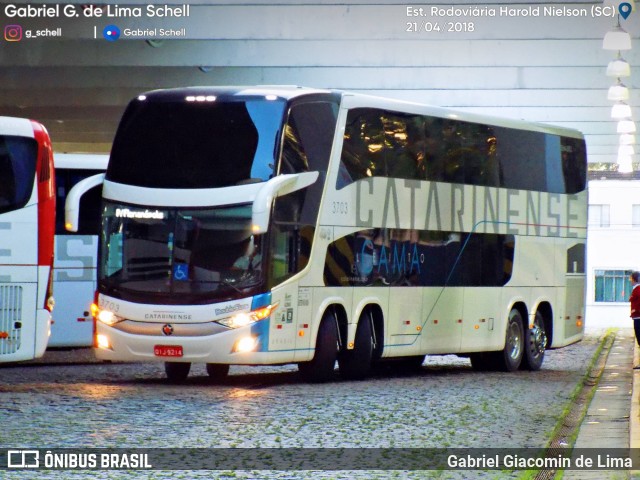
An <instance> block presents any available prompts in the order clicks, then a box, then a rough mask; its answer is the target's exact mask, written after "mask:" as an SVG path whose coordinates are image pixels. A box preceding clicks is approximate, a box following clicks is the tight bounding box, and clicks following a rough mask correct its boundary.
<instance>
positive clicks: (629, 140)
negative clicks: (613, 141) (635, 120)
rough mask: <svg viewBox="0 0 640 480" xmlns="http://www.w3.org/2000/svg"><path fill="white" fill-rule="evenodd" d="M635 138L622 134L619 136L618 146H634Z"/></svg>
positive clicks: (628, 134)
mask: <svg viewBox="0 0 640 480" xmlns="http://www.w3.org/2000/svg"><path fill="white" fill-rule="evenodd" d="M635 144H636V136H635V135H632V134H630V133H623V134H622V135H620V145H635Z"/></svg>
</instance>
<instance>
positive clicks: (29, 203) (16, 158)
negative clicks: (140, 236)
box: [0, 117, 56, 362]
mask: <svg viewBox="0 0 640 480" xmlns="http://www.w3.org/2000/svg"><path fill="white" fill-rule="evenodd" d="M53 172H54V171H53V150H52V148H51V140H50V138H49V134H48V133H47V130H46V129H45V128H44V126H43V125H41V124H39V123H38V122H34V121H32V120H27V119H23V118H11V117H0V362H12V361H18V360H28V359H31V358H37V357H40V356H42V354H43V353H44V351H45V349H46V347H47V342H48V339H49V334H50V328H51V310H52V308H53V304H54V302H53V296H52V276H51V275H52V266H53V241H54V229H55V214H56V198H55V179H54V174H53Z"/></svg>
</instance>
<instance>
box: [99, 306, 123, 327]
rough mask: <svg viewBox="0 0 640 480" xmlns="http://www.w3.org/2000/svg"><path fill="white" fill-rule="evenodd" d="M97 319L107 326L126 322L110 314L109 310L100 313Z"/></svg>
mask: <svg viewBox="0 0 640 480" xmlns="http://www.w3.org/2000/svg"><path fill="white" fill-rule="evenodd" d="M96 319H97V320H99V321H101V322H102V323H104V324H106V325H115V324H116V323H118V322H121V321H123V320H124V318H122V317H119V316H117V315H116V314H115V313H113V312H110V311H109V310H100V311H98V314H97V315H96Z"/></svg>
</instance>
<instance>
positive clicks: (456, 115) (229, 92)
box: [138, 85, 584, 138]
mask: <svg viewBox="0 0 640 480" xmlns="http://www.w3.org/2000/svg"><path fill="white" fill-rule="evenodd" d="M319 94H324V95H334V96H336V97H337V98H339V99H340V100H341V103H342V106H345V107H346V108H359V107H360V108H367V107H370V108H381V109H387V110H391V111H397V112H405V113H413V114H420V115H429V116H434V117H440V118H448V119H451V120H457V121H466V122H471V123H482V124H487V125H490V126H500V127H508V128H515V129H520V130H533V131H539V132H544V133H552V134H556V135H561V136H568V137H574V138H584V136H583V135H582V133H581V132H579V131H578V130H574V129H571V128H566V127H561V126H557V125H550V124H545V123H538V122H532V121H527V120H519V119H514V118H505V117H498V116H493V115H484V114H479V113H470V112H465V111H462V110H451V109H448V108H443V107H435V106H431V105H426V104H421V103H414V102H408V101H405V100H397V99H393V98H386V97H379V96H373V95H367V94H362V93H355V92H347V91H340V90H324V89H317V88H308V87H299V86H294V85H258V86H228V87H207V86H200V87H185V88H172V89H165V90H153V91H150V92H146V93H143V94H141V95H140V96H138V98H139V99H142V98H147V99H149V100H159V101H183V100H186V99H187V97H191V98H196V97H198V96H202V98H203V100H206V99H207V97H210V98H211V100H213V97H215V100H223V99H229V100H231V99H233V98H241V97H244V98H246V97H266V96H269V95H275V96H277V97H279V98H282V99H284V100H291V99H294V98H299V97H303V96H308V95H319Z"/></svg>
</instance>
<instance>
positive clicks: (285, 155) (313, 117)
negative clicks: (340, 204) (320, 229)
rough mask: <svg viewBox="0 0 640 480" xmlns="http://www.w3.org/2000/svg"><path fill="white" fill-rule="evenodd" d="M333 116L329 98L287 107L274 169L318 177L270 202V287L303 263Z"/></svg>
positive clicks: (330, 140) (334, 109)
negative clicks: (309, 183) (313, 181)
mask: <svg viewBox="0 0 640 480" xmlns="http://www.w3.org/2000/svg"><path fill="white" fill-rule="evenodd" d="M336 118H337V105H335V104H333V103H329V102H312V103H301V104H297V105H294V106H293V107H291V109H290V111H289V115H288V119H287V123H286V124H285V127H284V132H283V135H284V138H283V144H282V153H281V156H280V164H279V170H278V173H279V174H291V173H303V172H318V180H317V181H316V182H315V183H314V184H313V185H310V186H309V187H307V188H304V189H302V190H298V191H297V192H293V193H290V194H288V195H284V196H282V197H278V198H276V200H275V202H274V206H273V214H272V216H271V228H270V235H271V240H270V242H271V251H272V253H273V255H272V256H271V268H270V275H269V283H270V284H271V285H276V284H278V283H279V282H282V281H284V280H286V279H287V278H289V277H290V276H292V275H294V274H295V273H297V272H299V271H301V270H302V269H303V268H304V267H305V266H306V265H307V264H308V262H309V255H310V253H311V245H312V242H313V235H314V233H315V227H316V222H317V220H318V213H319V211H320V201H321V199H322V192H323V189H324V182H325V178H326V174H327V167H328V165H329V157H330V155H331V146H332V144H333V137H334V133H335V127H336Z"/></svg>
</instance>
